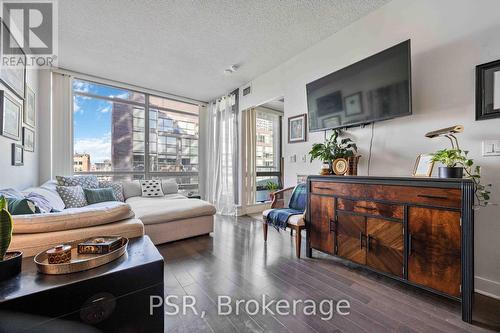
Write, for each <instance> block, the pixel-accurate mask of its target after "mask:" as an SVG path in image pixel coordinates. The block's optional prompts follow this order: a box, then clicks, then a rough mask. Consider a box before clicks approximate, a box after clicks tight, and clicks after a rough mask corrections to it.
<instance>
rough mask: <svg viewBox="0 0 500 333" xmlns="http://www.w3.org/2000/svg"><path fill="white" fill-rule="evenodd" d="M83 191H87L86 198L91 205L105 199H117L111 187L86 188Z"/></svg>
mask: <svg viewBox="0 0 500 333" xmlns="http://www.w3.org/2000/svg"><path fill="white" fill-rule="evenodd" d="M83 192H85V198H86V199H87V203H88V204H89V205H91V204H95V203H99V202H105V201H117V200H116V197H115V194H114V193H113V189H112V188H111V187H108V188H95V189H94V188H92V189H91V188H84V189H83Z"/></svg>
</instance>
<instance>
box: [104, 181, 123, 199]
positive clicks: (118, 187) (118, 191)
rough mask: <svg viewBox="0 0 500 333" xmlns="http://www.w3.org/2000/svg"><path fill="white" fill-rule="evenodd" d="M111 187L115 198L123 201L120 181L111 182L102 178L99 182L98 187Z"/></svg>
mask: <svg viewBox="0 0 500 333" xmlns="http://www.w3.org/2000/svg"><path fill="white" fill-rule="evenodd" d="M108 187H111V188H112V189H113V194H114V195H115V198H116V200H118V201H121V202H124V201H125V198H124V196H123V185H122V183H117V182H112V181H109V180H103V181H100V182H99V188H108Z"/></svg>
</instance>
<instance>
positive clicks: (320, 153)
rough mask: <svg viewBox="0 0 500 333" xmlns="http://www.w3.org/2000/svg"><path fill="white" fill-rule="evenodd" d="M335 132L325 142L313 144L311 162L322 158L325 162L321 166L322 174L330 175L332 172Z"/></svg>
mask: <svg viewBox="0 0 500 333" xmlns="http://www.w3.org/2000/svg"><path fill="white" fill-rule="evenodd" d="M334 134H335V133H333V134H332V135H331V136H330V138H328V139H326V140H325V142H323V143H315V144H313V146H312V149H311V151H310V152H309V155H310V156H311V162H312V161H314V160H321V162H323V165H322V166H321V172H320V175H323V176H324V175H329V174H331V173H332V166H331V163H332V160H333V159H334V156H333V141H332V139H333V136H334Z"/></svg>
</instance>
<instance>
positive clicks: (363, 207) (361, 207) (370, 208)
mask: <svg viewBox="0 0 500 333" xmlns="http://www.w3.org/2000/svg"><path fill="white" fill-rule="evenodd" d="M354 208H359V209H366V210H377V209H378V208H376V207H368V206H359V205H356V206H354Z"/></svg>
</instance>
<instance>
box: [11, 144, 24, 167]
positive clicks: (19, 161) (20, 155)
mask: <svg viewBox="0 0 500 333" xmlns="http://www.w3.org/2000/svg"><path fill="white" fill-rule="evenodd" d="M23 164H24V149H23V146H21V145H19V144H17V143H13V144H12V165H14V166H20V165H23Z"/></svg>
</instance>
